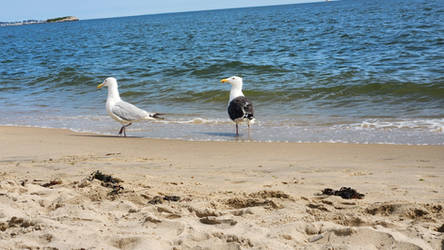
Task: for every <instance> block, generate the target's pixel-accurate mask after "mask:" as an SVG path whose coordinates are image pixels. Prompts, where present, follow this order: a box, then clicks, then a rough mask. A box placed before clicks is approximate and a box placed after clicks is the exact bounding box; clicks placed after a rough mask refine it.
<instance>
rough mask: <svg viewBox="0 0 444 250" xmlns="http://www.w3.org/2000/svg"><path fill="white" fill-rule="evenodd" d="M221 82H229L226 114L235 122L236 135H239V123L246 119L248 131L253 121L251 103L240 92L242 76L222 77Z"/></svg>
mask: <svg viewBox="0 0 444 250" xmlns="http://www.w3.org/2000/svg"><path fill="white" fill-rule="evenodd" d="M221 82H223V83H224V82H228V83H229V84H231V90H230V100H229V101H228V115H229V116H230V118H231V120H233V121H234V122H235V123H236V136H239V123H241V122H244V121H246V122H247V124H248V132H250V123H254V120H255V119H254V112H253V103H252V102H250V101H249V100H248V99H247V98H246V97H245V96H244V93H242V78H241V77H238V76H232V77H229V78H225V79H222V80H221Z"/></svg>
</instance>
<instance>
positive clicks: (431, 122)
mask: <svg viewBox="0 0 444 250" xmlns="http://www.w3.org/2000/svg"><path fill="white" fill-rule="evenodd" d="M338 127H342V128H345V127H347V128H354V129H376V130H378V129H383V130H387V129H411V130H428V131H430V132H437V133H444V119H419V120H398V121H395V120H377V119H372V120H365V121H362V122H361V123H353V124H348V125H338Z"/></svg>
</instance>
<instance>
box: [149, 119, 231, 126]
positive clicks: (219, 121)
mask: <svg viewBox="0 0 444 250" xmlns="http://www.w3.org/2000/svg"><path fill="white" fill-rule="evenodd" d="M155 122H157V123H164V124H208V125H211V124H214V125H216V124H230V123H232V122H231V121H229V120H227V119H205V118H200V117H196V118H193V119H191V120H156V121H155Z"/></svg>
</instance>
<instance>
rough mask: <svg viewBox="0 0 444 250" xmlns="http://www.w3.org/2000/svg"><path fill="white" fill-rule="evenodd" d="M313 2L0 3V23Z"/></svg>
mask: <svg viewBox="0 0 444 250" xmlns="http://www.w3.org/2000/svg"><path fill="white" fill-rule="evenodd" d="M314 1H318V0H256V1H251V0H160V1H158V0H157V1H156V0H75V1H74V0H71V1H63V0H2V3H1V4H0V6H1V8H0V21H21V20H25V19H38V20H44V19H47V18H53V17H60V16H71V15H72V16H77V17H78V18H80V19H91V18H103V17H117V16H134V15H144V14H154V13H165V12H180V11H192V10H208V9H224V8H237V7H250V6H264V5H277V4H294V3H303V2H314Z"/></svg>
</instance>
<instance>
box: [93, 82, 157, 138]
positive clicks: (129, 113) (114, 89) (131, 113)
mask: <svg viewBox="0 0 444 250" xmlns="http://www.w3.org/2000/svg"><path fill="white" fill-rule="evenodd" d="M103 86H105V87H108V98H107V99H106V111H107V112H108V114H109V115H110V116H111V117H112V118H113V119H114V120H116V121H118V122H120V123H122V124H123V126H122V127H121V128H120V130H119V135H121V134H122V133H123V135H124V136H125V137H126V131H125V130H126V127H128V126H129V125H131V124H132V123H133V122H137V121H142V120H152V119H156V118H157V119H161V117H159V115H161V114H159V113H149V112H147V111H145V110H143V109H140V108H138V107H136V106H134V105H133V104H131V103H128V102H125V101H123V100H122V99H121V98H120V95H119V90H118V86H117V80H116V78H114V77H108V78H106V79H105V81H103V83H101V84H99V85H98V86H97V88H98V89H100V88H102V87H103Z"/></svg>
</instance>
